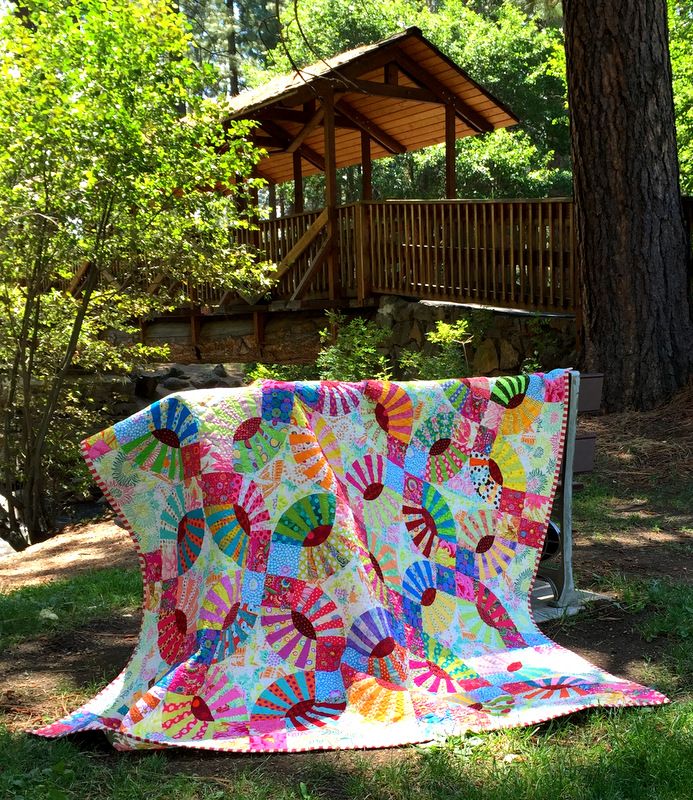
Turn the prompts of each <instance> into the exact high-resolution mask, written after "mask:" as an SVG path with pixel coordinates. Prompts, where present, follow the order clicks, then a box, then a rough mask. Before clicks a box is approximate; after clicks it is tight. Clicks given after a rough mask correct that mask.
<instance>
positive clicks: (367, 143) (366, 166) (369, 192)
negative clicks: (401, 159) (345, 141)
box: [361, 131, 373, 200]
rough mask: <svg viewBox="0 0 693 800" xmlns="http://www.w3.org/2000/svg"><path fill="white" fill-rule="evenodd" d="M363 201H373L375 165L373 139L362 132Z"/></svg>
mask: <svg viewBox="0 0 693 800" xmlns="http://www.w3.org/2000/svg"><path fill="white" fill-rule="evenodd" d="M361 199H362V200H372V199H373V164H372V162H371V137H370V136H369V135H368V134H367V133H366V132H365V131H361Z"/></svg>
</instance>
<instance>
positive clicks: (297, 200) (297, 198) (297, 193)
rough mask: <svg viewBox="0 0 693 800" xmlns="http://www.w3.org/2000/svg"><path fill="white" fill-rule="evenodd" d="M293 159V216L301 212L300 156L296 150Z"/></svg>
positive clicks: (301, 178) (301, 181)
mask: <svg viewBox="0 0 693 800" xmlns="http://www.w3.org/2000/svg"><path fill="white" fill-rule="evenodd" d="M292 155H293V159H294V214H300V213H302V211H303V170H302V169H301V154H300V152H299V151H298V150H297V151H296V152H295V153H293V154H292Z"/></svg>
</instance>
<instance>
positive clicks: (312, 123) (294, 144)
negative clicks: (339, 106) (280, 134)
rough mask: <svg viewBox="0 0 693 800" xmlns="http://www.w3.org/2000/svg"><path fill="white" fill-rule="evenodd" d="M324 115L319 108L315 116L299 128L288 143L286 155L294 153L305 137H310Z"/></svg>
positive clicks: (322, 110)
mask: <svg viewBox="0 0 693 800" xmlns="http://www.w3.org/2000/svg"><path fill="white" fill-rule="evenodd" d="M324 115H325V109H323V108H319V109H318V110H317V111H316V112H315V114H313V116H312V117H311V118H310V119H309V120H308V122H306V124H305V125H304V126H303V128H301V130H300V131H299V132H298V133H297V134H296V136H294V138H293V139H292V140H291V142H289V146H288V147H287V148H286V152H287V153H295V152H296V151H297V150H298V148H299V147H300V146H301V145H302V144H303V142H304V140H305V139H306V137H307V136H310V134H311V133H313V131H314V130H315V129H316V128H317V127H318V125H319V124H320V123H321V122H322V118H323V116H324Z"/></svg>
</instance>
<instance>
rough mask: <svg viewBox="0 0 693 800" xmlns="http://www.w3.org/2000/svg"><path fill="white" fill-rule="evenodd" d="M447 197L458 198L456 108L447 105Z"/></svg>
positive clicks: (450, 104)
mask: <svg viewBox="0 0 693 800" xmlns="http://www.w3.org/2000/svg"><path fill="white" fill-rule="evenodd" d="M445 196H446V197H447V198H448V200H454V199H455V198H456V197H457V175H456V170H455V107H454V106H453V105H452V103H446V104H445Z"/></svg>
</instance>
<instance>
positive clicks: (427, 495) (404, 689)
mask: <svg viewBox="0 0 693 800" xmlns="http://www.w3.org/2000/svg"><path fill="white" fill-rule="evenodd" d="M567 380H568V376H567V374H566V373H564V372H563V371H555V372H552V373H549V374H546V375H541V374H536V375H530V376H520V377H500V378H491V379H489V378H474V379H469V380H466V379H465V380H449V381H441V382H420V383H390V382H380V381H364V382H362V383H334V382H328V381H323V382H313V383H280V382H272V381H266V382H264V383H261V384H257V385H253V386H250V387H247V388H243V389H230V390H219V389H215V390H201V391H193V392H186V393H181V394H177V395H171V396H169V397H167V398H165V399H163V400H161V401H160V402H158V403H154V404H153V405H152V406H151V407H149V408H147V409H146V410H144V411H142V412H140V413H138V414H136V415H135V416H133V417H131V418H130V419H127V420H125V421H123V422H119V423H118V424H116V425H114V426H113V427H112V428H109V429H108V430H105V431H103V432H102V433H100V434H98V435H96V436H93V437H92V438H90V439H88V440H87V441H86V442H84V445H83V447H84V454H85V457H86V460H87V462H88V464H89V466H90V468H91V470H92V472H93V473H94V476H95V477H96V479H97V481H98V482H99V485H100V486H101V488H102V489H103V491H104V492H105V493H106V495H107V497H108V498H109V500H110V502H111V504H112V505H113V507H114V508H115V509H116V510H117V512H118V513H119V515H120V516H121V517H122V519H123V520H124V521H125V523H126V524H127V526H128V528H129V530H130V531H131V532H132V536H133V539H134V541H135V544H136V546H137V549H138V552H139V555H140V560H141V566H142V576H143V581H144V612H143V614H144V618H143V622H142V629H141V633H140V638H139V644H138V645H137V648H136V650H135V653H134V655H133V656H132V659H131V661H130V663H129V664H128V665H127V667H126V668H125V669H124V670H123V672H122V673H121V674H120V675H119V676H118V677H117V678H116V679H115V680H114V681H113V682H112V683H111V684H110V685H109V686H108V687H107V688H106V689H105V690H104V691H103V692H101V693H100V694H99V695H97V696H96V697H95V698H94V699H93V700H91V701H90V702H88V703H87V704H86V705H84V706H82V707H81V708H80V709H78V710H77V711H75V712H73V713H72V714H70V715H69V716H68V717H66V718H64V719H62V720H60V721H58V722H55V723H53V724H51V725H48V726H46V727H44V728H42V729H40V730H39V731H37V733H39V734H41V735H43V736H61V735H64V734H68V733H72V732H75V731H82V730H90V729H100V730H104V731H107V732H111V733H112V735H113V739H114V743H115V746H117V747H120V748H125V749H127V748H136V747H151V746H154V747H165V746H171V745H176V746H183V747H195V748H208V749H214V750H226V751H237V752H258V751H261V752H268V751H294V750H313V749H337V748H353V747H358V748H362V747H385V746H391V745H401V744H406V743H412V742H422V741H426V740H431V739H435V738H440V737H444V736H447V735H450V734H460V733H462V732H464V731H466V730H474V731H483V730H492V729H495V728H504V727H511V726H516V725H528V724H531V723H536V722H538V721H541V720H546V719H549V718H550V717H555V716H558V715H562V714H567V713H568V712H572V711H576V710H578V709H583V708H587V707H592V706H623V705H655V704H659V703H663V702H666V698H665V697H663V696H662V695H660V694H658V693H657V692H654V691H652V690H650V689H647V688H645V687H642V686H639V685H637V684H634V683H630V682H628V681H625V680H621V679H619V678H616V677H614V676H612V675H609V674H607V673H605V672H603V671H601V670H599V669H597V668H596V667H594V666H593V665H591V664H589V663H588V662H587V661H585V660H583V659H582V658H580V657H578V656H577V655H575V654H573V653H571V652H569V651H568V650H565V649H564V648H562V647H559V646H558V645H556V644H554V643H553V642H552V641H551V640H549V639H548V638H547V637H546V636H544V635H543V634H542V633H541V631H540V630H539V629H538V628H537V626H536V625H535V623H534V621H533V619H532V614H531V608H530V602H529V596H530V590H531V587H532V584H533V581H534V576H535V573H536V569H537V564H538V561H539V557H540V554H541V549H542V543H543V541H544V536H545V533H546V527H547V522H548V519H549V515H550V513H551V505H552V502H553V497H554V492H555V489H556V484H557V480H558V474H559V468H560V462H561V456H562V449H563V441H564V436H565V426H566V411H567Z"/></svg>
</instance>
